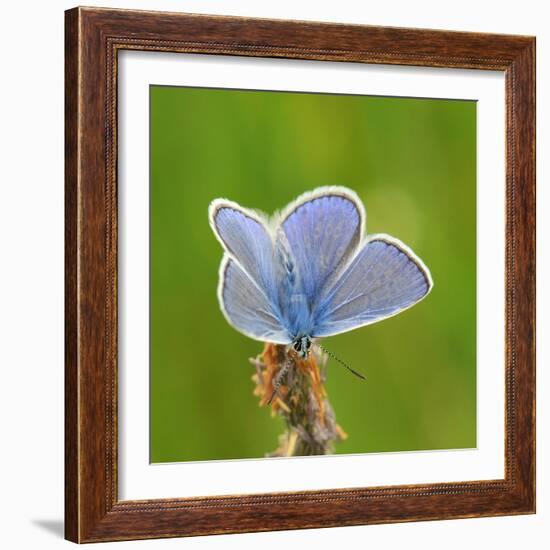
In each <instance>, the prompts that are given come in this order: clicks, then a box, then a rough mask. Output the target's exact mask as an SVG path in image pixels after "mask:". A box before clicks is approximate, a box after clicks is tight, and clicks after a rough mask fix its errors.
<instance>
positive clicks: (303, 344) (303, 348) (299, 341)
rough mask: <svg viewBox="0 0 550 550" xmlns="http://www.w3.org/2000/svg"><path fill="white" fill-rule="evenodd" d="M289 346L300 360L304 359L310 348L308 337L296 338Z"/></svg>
mask: <svg viewBox="0 0 550 550" xmlns="http://www.w3.org/2000/svg"><path fill="white" fill-rule="evenodd" d="M291 346H292V349H293V350H294V351H295V352H296V353H297V354H298V355H299V356H300V357H301V358H302V359H305V358H306V357H307V356H308V353H309V348H310V347H311V338H310V337H309V336H298V337H297V338H295V339H294V340H293V341H292V344H291Z"/></svg>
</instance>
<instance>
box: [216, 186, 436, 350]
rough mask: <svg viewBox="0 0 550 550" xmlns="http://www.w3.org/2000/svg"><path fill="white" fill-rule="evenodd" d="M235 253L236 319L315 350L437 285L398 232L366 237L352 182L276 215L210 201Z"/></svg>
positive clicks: (231, 289) (229, 273)
mask: <svg viewBox="0 0 550 550" xmlns="http://www.w3.org/2000/svg"><path fill="white" fill-rule="evenodd" d="M209 216H210V224H211V226H212V229H213V231H214V234H215V235H216V237H217V238H218V240H219V241H220V243H221V244H222V246H223V248H224V251H225V254H224V257H223V260H222V264H221V267H220V280H219V285H218V298H219V302H220V307H221V310H222V312H223V313H224V315H225V317H226V319H227V320H228V322H229V323H230V324H231V325H232V326H233V327H235V328H236V329H237V330H238V331H240V332H241V333H243V334H245V335H247V336H249V337H251V338H254V339H256V340H261V341H266V342H273V343H275V344H284V345H287V346H288V347H289V348H290V349H293V350H294V351H295V352H296V353H297V354H298V355H299V356H300V357H302V358H305V357H307V354H308V352H309V349H310V347H311V342H312V339H314V338H321V337H325V336H331V335H335V334H340V333H343V332H347V331H349V330H353V329H355V328H359V327H361V326H365V325H368V324H371V323H373V322H376V321H380V320H382V319H385V318H387V317H390V316H392V315H395V314H397V313H399V312H400V311H403V310H404V309H407V308H409V307H411V306H412V305H414V304H415V303H416V302H418V301H419V300H421V299H422V298H423V297H424V296H426V295H427V294H428V292H429V291H430V290H431V288H432V285H433V283H432V280H431V275H430V272H429V270H428V269H427V267H426V266H425V265H424V264H423V262H422V261H421V260H420V259H419V258H418V257H417V256H416V255H415V254H414V253H413V252H412V251H411V250H410V249H409V248H408V247H407V246H406V245H404V244H403V243H402V242H401V241H398V240H397V239H395V238H393V237H390V236H389V235H372V236H365V235H364V232H365V218H366V215H365V211H364V207H363V204H362V203H361V201H360V200H359V198H358V197H357V195H356V194H355V193H354V192H353V191H351V190H349V189H347V188H344V187H324V188H319V189H316V190H314V191H312V192H309V193H305V194H304V195H302V196H301V197H299V198H298V199H297V200H296V201H294V202H293V203H291V204H290V205H289V206H287V208H286V209H285V210H283V212H282V213H280V214H278V215H276V216H274V217H273V218H272V219H271V220H269V219H267V217H265V216H263V215H260V214H258V213H257V212H255V211H253V210H248V209H246V208H243V207H241V206H240V205H238V204H237V203H234V202H232V201H229V200H226V199H216V200H215V201H213V202H212V204H211V205H210V209H209Z"/></svg>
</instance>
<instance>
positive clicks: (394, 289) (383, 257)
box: [312, 235, 432, 337]
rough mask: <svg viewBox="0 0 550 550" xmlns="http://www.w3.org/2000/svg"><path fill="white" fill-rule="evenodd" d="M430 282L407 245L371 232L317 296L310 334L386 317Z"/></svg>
mask: <svg viewBox="0 0 550 550" xmlns="http://www.w3.org/2000/svg"><path fill="white" fill-rule="evenodd" d="M431 287H432V281H431V277H430V274H429V271H428V270H427V268H426V267H425V266H424V264H423V263H422V261H421V260H420V259H419V258H417V257H416V256H415V255H414V253H413V252H412V251H411V250H409V249H408V248H407V247H406V246H405V245H404V244H403V243H401V242H400V241H398V240H397V239H394V238H392V237H389V236H387V235H383V236H382V235H381V236H373V237H371V238H370V239H368V240H367V242H366V243H365V244H364V245H363V248H362V249H361V250H360V251H359V253H358V254H357V256H356V257H355V258H354V259H353V260H352V261H351V263H350V264H349V266H348V267H347V268H346V270H345V271H344V272H343V273H341V274H340V276H339V278H338V280H337V281H336V282H335V283H334V284H333V285H332V287H331V288H330V289H326V290H325V292H323V294H322V295H321V296H320V297H319V298H318V301H317V304H316V305H315V309H314V312H313V314H314V329H313V334H312V336H314V337H322V336H332V335H335V334H339V333H342V332H347V331H349V330H353V329H356V328H359V327H361V326H364V325H368V324H371V323H374V322H376V321H380V320H382V319H385V318H386V317H391V316H392V315H395V314H396V313H399V312H400V311H402V310H404V309H407V308H409V307H411V306H412V305H414V304H415V303H416V302H418V301H419V300H421V299H422V298H423V297H424V296H426V294H428V292H429V291H430V290H431Z"/></svg>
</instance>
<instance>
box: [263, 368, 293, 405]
mask: <svg viewBox="0 0 550 550" xmlns="http://www.w3.org/2000/svg"><path fill="white" fill-rule="evenodd" d="M293 363H294V361H293V360H292V359H290V358H288V359H287V360H286V362H285V364H284V365H283V367H282V368H281V370H279V372H278V373H277V376H276V377H275V379H274V380H273V393H272V394H271V397H270V398H269V401H268V402H267V404H268V405H271V402H272V401H273V399H274V398H275V395H277V393H278V391H279V388H280V387H281V384H282V383H283V378H284V376H285V374H286V373H287V372H288V369H290V367H291V366H292V364H293Z"/></svg>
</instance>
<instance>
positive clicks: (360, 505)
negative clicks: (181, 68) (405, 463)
mask: <svg viewBox="0 0 550 550" xmlns="http://www.w3.org/2000/svg"><path fill="white" fill-rule="evenodd" d="M125 49H132V50H155V51H166V52H179V53H181V54H182V55H185V54H186V53H200V54H223V55H228V56H229V55H233V56H234V55H238V56H258V57H275V58H295V59H308V60H321V61H351V62H356V63H371V64H391V65H411V66H426V67H447V68H470V69H478V70H494V71H501V72H503V73H504V74H505V83H506V84H505V86H506V282H505V284H506V300H505V302H506V314H505V318H506V329H505V334H506V351H505V356H506V359H505V369H506V370H505V379H506V397H505V403H506V411H505V419H506V427H505V437H506V441H505V477H504V478H503V479H492V480H479V481H474V482H471V481H470V482H458V483H434V484H426V485H407V486H388V487H370V488H369V487H365V488H356V489H337V490H336V489H335V490H322V491H302V492H294V493H278V494H254V495H246V496H239V495H231V496H221V497H196V498H181V499H170V500H167V499H161V500H146V501H120V500H119V498H118V495H117V478H118V472H117V452H118V443H117V406H118V403H117V400H118V397H117V223H118V220H117V169H116V160H117V54H118V52H119V51H121V50H125ZM65 55H66V68H65V71H66V73H65V74H66V76H65V79H66V105H65V124H66V127H65V128H66V130H65V139H66V165H65V185H66V210H65V216H66V229H65V231H66V235H65V236H66V260H65V261H66V267H65V276H66V282H65V285H66V344H65V345H66V348H65V365H66V366H65V369H66V371H65V372H66V374H65V383H66V390H65V411H66V413H65V437H66V451H65V452H66V459H65V471H66V474H65V475H66V490H65V533H66V538H67V539H69V540H71V541H74V542H96V541H113V540H126V539H145V538H157V537H178V536H189V535H206V534H214V533H241V532H249V531H269V530H279V529H300V528H316V527H330V526H345V525H363V524H371V523H389V522H403V521H419V520H434V519H451V518H468V517H480V516H498V515H512V514H526V513H534V511H535V401H534V399H535V39H534V38H533V37H526V36H512V35H495V34H479V33H465V32H448V31H434V30H419V29H405V28H385V27H370V26H358V25H342V24H326V23H311V22H296V21H282V20H261V19H249V18H238V17H218V16H203V15H184V14H176V13H154V12H141V11H125V10H112V9H99V8H75V9H72V10H69V11H67V12H66V37H65Z"/></svg>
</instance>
